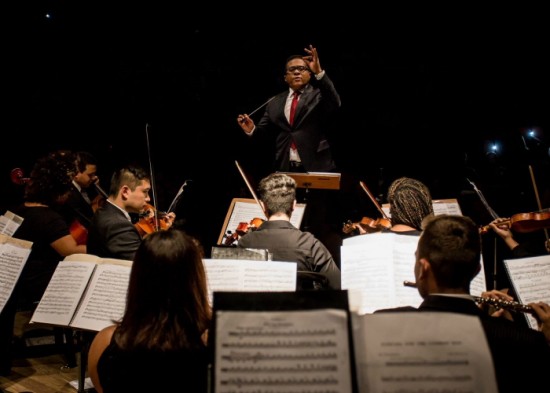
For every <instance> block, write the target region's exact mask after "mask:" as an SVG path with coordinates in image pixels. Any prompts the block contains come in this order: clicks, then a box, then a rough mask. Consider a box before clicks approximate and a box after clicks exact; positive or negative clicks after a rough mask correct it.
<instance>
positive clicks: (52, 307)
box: [31, 261, 96, 326]
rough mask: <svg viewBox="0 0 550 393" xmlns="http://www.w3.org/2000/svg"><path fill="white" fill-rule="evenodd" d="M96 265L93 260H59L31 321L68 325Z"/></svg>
mask: <svg viewBox="0 0 550 393" xmlns="http://www.w3.org/2000/svg"><path fill="white" fill-rule="evenodd" d="M95 267H96V264H95V263H93V262H75V261H61V262H59V264H58V265H57V268H56V269H55V272H54V274H53V276H52V278H51V279H50V283H49V284H48V287H47V288H46V291H45V292H44V295H42V299H40V303H39V304H38V306H37V307H36V310H35V311H34V313H33V316H32V318H31V323H35V322H39V323H49V324H53V325H64V326H68V325H69V324H70V323H71V319H72V318H73V316H74V313H75V311H76V308H77V306H78V303H79V302H80V299H82V295H83V293H84V290H85V289H86V286H87V285H88V282H89V280H90V277H91V276H92V273H93V272H94V269H95Z"/></svg>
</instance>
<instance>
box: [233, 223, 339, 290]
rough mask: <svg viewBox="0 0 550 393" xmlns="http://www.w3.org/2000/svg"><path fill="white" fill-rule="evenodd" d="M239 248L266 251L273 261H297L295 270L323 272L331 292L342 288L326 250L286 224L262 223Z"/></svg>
mask: <svg viewBox="0 0 550 393" xmlns="http://www.w3.org/2000/svg"><path fill="white" fill-rule="evenodd" d="M237 245H238V247H244V248H259V249H267V250H269V252H271V253H272V254H273V260H274V261H288V262H297V263H298V270H303V271H309V272H316V273H323V274H324V275H325V276H326V277H327V278H328V286H329V287H330V289H340V288H341V273H340V269H338V266H337V265H336V262H334V259H333V258H332V255H331V254H330V252H329V251H328V249H327V248H326V247H325V246H324V245H323V243H321V242H320V241H319V240H318V239H316V238H315V237H314V236H313V235H312V234H311V233H309V232H303V231H301V230H299V229H297V228H296V227H295V226H294V225H292V223H290V222H289V221H283V220H280V221H265V222H264V223H263V224H262V225H261V226H260V228H258V229H257V230H255V231H250V232H247V233H246V234H245V235H243V236H242V237H241V238H240V239H239V242H238V244H237Z"/></svg>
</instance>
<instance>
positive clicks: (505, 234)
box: [489, 212, 550, 258]
mask: <svg viewBox="0 0 550 393" xmlns="http://www.w3.org/2000/svg"><path fill="white" fill-rule="evenodd" d="M545 214H547V215H550V212H549V213H545ZM509 221H510V220H509V219H508V218H495V219H494V220H493V221H491V222H490V223H489V228H491V229H492V230H493V231H494V232H495V233H496V234H497V235H498V236H499V237H500V238H501V239H502V240H503V241H504V244H506V246H507V247H508V249H509V250H510V253H511V257H512V258H528V257H533V256H539V255H545V254H548V253H550V241H549V240H548V239H546V241H545V242H544V243H543V242H537V243H533V242H528V241H522V242H518V241H517V240H516V239H515V238H514V234H513V232H512V228H511V227H510V225H508V223H509Z"/></svg>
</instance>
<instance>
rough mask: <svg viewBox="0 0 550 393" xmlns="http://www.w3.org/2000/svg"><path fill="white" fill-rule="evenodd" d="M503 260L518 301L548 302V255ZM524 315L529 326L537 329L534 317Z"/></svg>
mask: <svg viewBox="0 0 550 393" xmlns="http://www.w3.org/2000/svg"><path fill="white" fill-rule="evenodd" d="M503 262H504V266H505V267H506V271H507V273H508V276H509V277H510V281H511V282H512V285H513V287H514V290H515V292H516V294H517V297H518V301H519V302H520V303H523V304H528V303H533V302H541V301H542V302H545V303H550V255H544V256H539V257H532V258H518V259H507V260H504V261H503ZM526 317H527V322H528V323H529V326H530V327H531V328H533V329H535V330H538V326H537V320H536V319H535V317H533V316H532V315H531V314H526Z"/></svg>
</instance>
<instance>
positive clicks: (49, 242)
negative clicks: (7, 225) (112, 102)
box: [0, 150, 86, 375]
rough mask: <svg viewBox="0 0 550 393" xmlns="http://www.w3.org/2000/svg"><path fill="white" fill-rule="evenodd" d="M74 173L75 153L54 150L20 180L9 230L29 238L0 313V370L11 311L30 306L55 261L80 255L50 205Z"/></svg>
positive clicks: (7, 350) (7, 358)
mask: <svg viewBox="0 0 550 393" xmlns="http://www.w3.org/2000/svg"><path fill="white" fill-rule="evenodd" d="M75 173H76V165H75V156H74V154H73V153H72V152H70V151H65V150H60V151H54V152H51V153H48V154H47V155H45V156H43V157H41V158H39V159H38V160H37V161H36V163H35V165H34V167H33V169H32V171H31V173H30V178H29V179H28V181H27V182H26V184H25V192H24V196H23V198H24V202H23V203H22V204H21V205H18V206H16V207H14V208H12V209H11V211H12V212H13V213H15V214H17V215H19V216H21V217H23V222H22V223H21V225H20V226H19V228H18V229H17V230H16V232H15V233H14V234H13V236H14V237H15V238H18V239H22V240H27V241H31V242H32V243H33V244H32V250H31V253H30V255H29V257H28V259H27V261H26V263H25V267H24V269H23V271H22V273H21V275H20V277H19V279H18V281H17V284H16V286H15V289H14V290H13V292H12V294H11V296H10V298H9V299H8V302H7V304H6V305H5V306H4V309H3V310H2V312H1V313H0V373H1V374H3V375H5V374H6V373H9V372H10V368H11V356H12V338H13V328H14V320H15V314H16V311H17V310H34V308H35V307H36V304H38V302H39V301H40V299H41V298H42V295H43V293H44V291H45V290H46V287H47V285H48V283H49V281H50V279H51V277H52V275H53V273H54V271H55V269H56V267H57V265H58V263H59V261H61V260H62V259H63V258H64V257H66V256H68V255H71V254H85V253H86V246H85V245H78V244H77V242H76V240H75V239H74V237H73V236H72V235H71V233H70V230H69V226H68V225H67V223H66V222H65V220H64V219H63V217H62V216H61V215H60V214H59V213H58V212H57V211H56V210H55V209H54V207H55V206H56V205H58V204H62V203H64V202H65V200H66V198H67V194H68V192H69V189H70V187H71V181H72V179H73V177H74V175H75Z"/></svg>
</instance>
